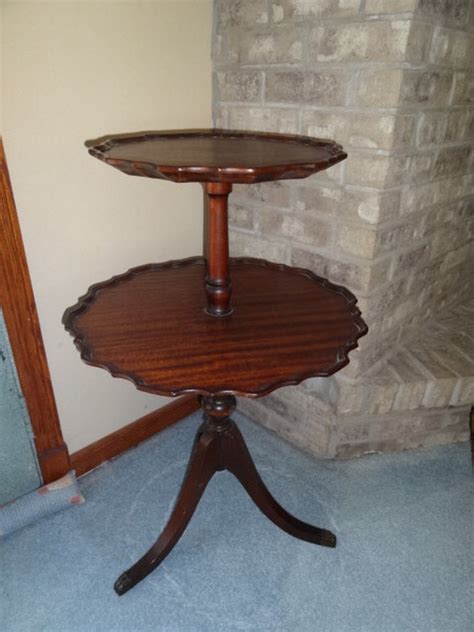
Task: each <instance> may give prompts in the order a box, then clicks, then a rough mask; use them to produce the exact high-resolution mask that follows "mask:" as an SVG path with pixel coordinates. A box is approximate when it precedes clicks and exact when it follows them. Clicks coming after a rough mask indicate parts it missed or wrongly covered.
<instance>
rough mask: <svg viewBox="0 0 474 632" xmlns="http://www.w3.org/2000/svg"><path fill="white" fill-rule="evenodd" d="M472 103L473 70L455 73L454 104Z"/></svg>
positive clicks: (473, 96) (473, 101)
mask: <svg viewBox="0 0 474 632" xmlns="http://www.w3.org/2000/svg"><path fill="white" fill-rule="evenodd" d="M473 13H474V11H473ZM472 103H474V74H473V73H472V72H457V73H455V74H454V89H453V97H452V104H453V105H472Z"/></svg>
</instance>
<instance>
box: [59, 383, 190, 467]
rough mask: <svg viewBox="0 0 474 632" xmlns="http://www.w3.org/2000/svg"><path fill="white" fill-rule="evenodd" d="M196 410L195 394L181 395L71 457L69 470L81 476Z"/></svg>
mask: <svg viewBox="0 0 474 632" xmlns="http://www.w3.org/2000/svg"><path fill="white" fill-rule="evenodd" d="M198 408H200V404H199V398H198V396H197V395H184V396H183V397H180V398H179V399H178V400H177V401H173V402H171V403H170V404H167V405H166V406H163V408H159V409H158V410H155V411H154V412H152V413H149V414H148V415H145V417H141V418H140V419H137V420H136V421H133V422H132V423H131V424H128V425H127V426H125V427H124V428H120V430H116V431H115V432H112V433H111V434H109V435H107V436H106V437H103V438H102V439H99V440H98V441H95V442H94V443H91V444H90V445H88V446H86V447H85V448H82V449H81V450H78V451H77V452H74V454H71V467H72V468H73V469H74V470H76V475H77V476H81V475H82V474H85V473H86V472H89V471H90V470H93V469H94V468H95V467H97V466H98V465H100V464H101V463H104V461H108V460H109V459H112V458H113V457H114V456H117V455H119V454H121V453H122V452H124V451H125V450H128V449H129V448H132V447H134V446H136V445H137V444H138V443H141V442H142V441H144V440H145V439H149V438H150V437H152V436H153V435H154V434H156V433H157V432H160V431H161V430H164V429H165V428H168V426H171V425H173V424H175V423H176V422H178V421H180V420H181V419H183V418H184V417H187V415H190V414H191V413H193V412H194V411H196V410H198Z"/></svg>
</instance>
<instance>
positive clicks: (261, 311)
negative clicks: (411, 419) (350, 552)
mask: <svg viewBox="0 0 474 632" xmlns="http://www.w3.org/2000/svg"><path fill="white" fill-rule="evenodd" d="M87 146H88V147H89V152H90V153H91V154H92V155H93V156H96V157H97V158H99V159H100V160H102V161H104V162H106V163H108V164H110V165H112V166H114V167H116V168H118V169H120V170H121V171H123V172H125V173H127V174H130V175H140V176H146V177H152V178H162V179H167V180H171V181H174V182H202V183H203V186H204V190H205V192H206V193H207V196H208V245H207V253H206V258H202V257H194V258H190V259H184V260H179V261H169V262H166V263H158V264H147V265H144V266H141V267H138V268H134V269H132V270H130V271H128V272H126V273H125V274H122V275H120V276H117V277H114V278H112V279H110V280H109V281H105V282H102V283H98V284H96V285H94V286H92V287H91V288H90V289H89V291H88V292H87V294H86V295H85V296H83V297H82V298H81V299H79V302H78V303H77V305H75V306H73V307H71V308H69V309H68V310H66V313H65V315H64V324H65V327H66V329H67V330H68V331H69V332H70V333H71V334H72V335H73V336H74V341H75V344H76V346H77V347H78V348H79V350H80V352H81V357H82V358H83V360H84V361H85V362H87V363H88V364H91V365H94V366H99V367H102V368H105V369H107V370H108V371H109V372H110V373H111V374H112V375H114V376H116V377H123V378H126V379H129V380H131V381H133V382H134V383H135V385H136V386H137V388H139V389H141V390H144V391H148V392H151V393H157V394H160V395H168V396H177V395H181V394H184V393H198V394H200V396H201V405H202V409H203V413H204V422H203V424H202V425H201V427H200V428H199V430H198V432H197V435H196V439H195V443H194V448H193V451H192V454H191V458H190V461H189V465H188V469H187V472H186V475H185V477H184V481H183V484H182V487H181V491H180V493H179V496H178V499H177V501H176V505H175V507H174V510H173V512H172V514H171V517H170V518H169V520H168V523H167V525H166V527H165V528H164V530H163V532H162V533H161V535H160V536H159V538H158V539H157V541H156V542H155V544H154V545H153V546H152V547H151V548H150V550H149V551H148V552H147V553H146V554H145V555H144V556H143V557H142V558H141V559H140V560H139V561H138V562H137V563H136V564H134V565H133V566H132V567H131V568H129V569H128V570H127V571H125V572H124V573H123V574H122V575H121V576H120V577H119V578H118V580H117V581H116V583H115V590H116V591H117V593H118V594H119V595H122V594H123V593H125V592H126V591H127V590H129V589H130V588H132V587H133V586H134V585H135V584H136V583H138V582H139V581H140V580H142V579H143V578H144V577H146V575H148V574H149V573H150V572H151V571H152V570H153V569H154V568H156V566H158V564H159V563H160V562H161V561H162V560H163V559H164V558H165V557H166V556H167V555H168V553H169V552H170V551H171V549H172V548H173V547H174V545H175V544H176V543H177V542H178V540H179V538H180V537H181V535H182V534H183V532H184V530H185V528H186V526H187V524H188V523H189V520H190V519H191V516H192V514H193V512H194V510H195V509H196V506H197V504H198V502H199V499H200V497H201V495H202V494H203V492H204V489H205V487H206V485H207V483H208V482H209V480H210V479H211V477H212V476H213V474H214V473H215V472H217V471H220V470H229V472H231V473H232V474H234V476H236V477H237V478H238V480H239V481H240V482H241V483H242V485H243V487H244V488H245V489H246V490H247V492H248V494H249V495H250V497H251V498H252V500H253V501H254V502H255V504H256V505H257V506H258V507H259V509H260V510H261V511H262V512H263V513H264V514H265V515H266V516H267V517H268V518H269V519H270V520H272V521H273V522H274V523H275V524H276V525H277V526H279V527H280V528H281V529H283V530H284V531H286V532H287V533H289V534H290V535H292V536H294V537H296V538H299V539H301V540H306V541H308V542H312V543H314V544H319V545H322V546H329V547H334V546H335V545H336V537H335V535H334V534H333V533H331V532H330V531H326V530H325V529H321V528H318V527H314V526H311V525H309V524H306V523H304V522H302V521H301V520H298V519H297V518H295V517H294V516H292V515H290V514H289V513H288V512H287V511H285V509H283V507H281V506H280V505H279V504H278V502H277V501H276V500H275V499H274V498H273V496H272V495H271V494H270V492H269V491H268V489H267V488H266V487H265V485H264V483H263V481H262V479H261V478H260V476H259V474H258V472H257V470H256V467H255V465H254V463H253V461H252V458H251V456H250V454H249V451H248V449H247V446H246V445H245V442H244V440H243V438H242V435H241V434H240V432H239V430H238V428H237V426H236V425H235V423H234V422H233V421H232V419H231V414H232V412H233V411H234V409H235V406H236V400H235V396H236V395H240V396H244V397H261V396H264V395H267V394H268V393H270V392H271V391H273V390H274V389H276V388H279V387H281V386H285V385H290V384H298V383H300V382H301V381H302V380H304V379H306V378H309V377H314V376H328V375H330V374H332V373H334V372H335V371H337V370H338V369H340V368H341V367H343V366H344V365H345V364H347V362H348V352H349V351H350V350H351V349H354V348H355V347H356V346H357V340H358V338H360V337H361V336H362V335H364V334H365V333H366V331H367V327H366V325H365V323H364V322H363V320H362V318H361V316H360V312H359V310H358V308H357V306H356V299H355V297H354V296H353V295H352V294H351V293H350V292H349V291H348V290H347V289H345V288H343V287H341V286H337V285H334V284H332V283H330V282H329V281H327V280H326V279H323V278H321V277H318V276H316V275H315V274H313V273H312V272H310V271H309V270H302V269H299V268H292V267H289V266H286V265H282V264H277V263H270V262H268V261H265V260H262V259H253V258H229V248H228V226H227V205H228V196H229V194H230V193H231V190H232V184H233V183H247V184H251V183H253V182H261V181H268V180H278V179H287V178H303V177H306V176H309V175H311V174H313V173H316V172H317V171H320V170H321V169H325V168H327V167H329V166H331V165H332V164H335V163H337V162H339V161H340V160H343V159H344V158H345V157H346V154H344V152H343V151H342V149H341V147H340V146H339V145H337V144H336V143H333V142H331V141H327V140H318V139H312V138H307V137H301V136H287V135H281V134H280V135H272V134H263V133H252V132H234V131H224V130H190V131H179V132H147V133H140V134H131V135H121V136H108V137H105V138H101V139H98V140H95V141H90V142H88V143H87Z"/></svg>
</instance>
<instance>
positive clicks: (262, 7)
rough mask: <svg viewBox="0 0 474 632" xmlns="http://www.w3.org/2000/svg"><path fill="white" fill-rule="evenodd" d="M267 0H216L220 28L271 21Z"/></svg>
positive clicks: (215, 10)
mask: <svg viewBox="0 0 474 632" xmlns="http://www.w3.org/2000/svg"><path fill="white" fill-rule="evenodd" d="M267 5H268V3H267V0H232V2H229V0H215V8H214V12H215V15H216V16H217V18H218V20H217V27H218V28H219V29H221V28H224V27H229V26H253V25H254V24H267V23H268V21H269V15H268V8H267Z"/></svg>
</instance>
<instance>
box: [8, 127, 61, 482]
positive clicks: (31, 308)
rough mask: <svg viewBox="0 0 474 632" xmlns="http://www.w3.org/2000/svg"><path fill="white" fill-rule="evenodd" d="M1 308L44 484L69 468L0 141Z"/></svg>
mask: <svg viewBox="0 0 474 632" xmlns="http://www.w3.org/2000/svg"><path fill="white" fill-rule="evenodd" d="M0 305H1V307H2V310H3V315H4V318H5V323H6V327H7V331H8V336H9V339H10V344H11V347H12V352H13V358H14V360H15V365H16V370H17V373H18V378H19V381H20V386H21V390H22V393H23V396H24V398H25V402H26V407H27V409H28V413H29V417H30V422H31V426H32V429H33V435H34V441H35V446H36V451H37V455H38V461H39V465H40V469H41V474H42V478H43V483H45V484H46V483H50V482H52V481H54V480H57V479H58V478H60V477H61V476H63V475H64V474H65V473H66V472H67V471H68V470H69V469H70V460H69V452H68V449H67V446H66V444H65V443H64V439H63V435H62V432H61V427H60V423H59V416H58V411H57V408H56V402H55V399H54V393H53V387H52V383H51V377H50V373H49V369H48V364H47V360H46V354H45V350H44V346H43V339H42V336H41V330H40V325H39V319H38V313H37V311H36V306H35V299H34V295H33V289H32V286H31V280H30V275H29V272H28V265H27V261H26V255H25V249H24V246H23V240H22V237H21V232H20V225H19V221H18V216H17V212H16V207H15V200H14V198H13V191H12V187H11V182H10V176H9V173H8V166H7V161H6V158H5V152H4V148H3V142H2V139H1V138H0Z"/></svg>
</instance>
